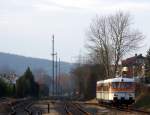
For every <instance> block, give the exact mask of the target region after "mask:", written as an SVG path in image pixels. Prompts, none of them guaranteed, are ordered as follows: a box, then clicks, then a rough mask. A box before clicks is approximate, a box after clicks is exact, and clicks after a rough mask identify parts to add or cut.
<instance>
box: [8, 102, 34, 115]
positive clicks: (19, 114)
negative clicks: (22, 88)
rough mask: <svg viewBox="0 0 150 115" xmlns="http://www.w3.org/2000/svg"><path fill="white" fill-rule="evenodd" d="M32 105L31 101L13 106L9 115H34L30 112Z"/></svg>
mask: <svg viewBox="0 0 150 115" xmlns="http://www.w3.org/2000/svg"><path fill="white" fill-rule="evenodd" d="M32 104H33V102H32V101H31V100H23V101H19V102H17V103H15V104H14V105H12V106H11V112H10V113H9V115H32V111H30V107H31V106H32Z"/></svg>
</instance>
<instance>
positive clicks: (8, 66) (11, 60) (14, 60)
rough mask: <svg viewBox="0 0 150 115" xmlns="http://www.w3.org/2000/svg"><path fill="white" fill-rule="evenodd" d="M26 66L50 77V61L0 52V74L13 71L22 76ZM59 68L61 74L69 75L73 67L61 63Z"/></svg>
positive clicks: (70, 64)
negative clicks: (42, 71)
mask: <svg viewBox="0 0 150 115" xmlns="http://www.w3.org/2000/svg"><path fill="white" fill-rule="evenodd" d="M28 66H29V67H30V68H31V70H32V71H34V70H38V69H42V70H45V71H46V72H47V73H48V74H49V75H52V61H51V60H46V59H39V58H31V57H24V56H19V55H14V54H8V53H1V52H0V72H5V71H6V72H7V71H9V70H13V71H15V72H16V73H17V74H19V75H22V74H23V73H24V72H25V70H26V69H27V67H28ZM60 66H61V72H63V73H69V72H70V70H71V68H72V67H73V66H74V65H73V64H72V63H67V62H61V63H60Z"/></svg>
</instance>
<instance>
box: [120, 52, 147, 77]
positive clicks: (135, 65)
mask: <svg viewBox="0 0 150 115" xmlns="http://www.w3.org/2000/svg"><path fill="white" fill-rule="evenodd" d="M122 66H123V67H128V71H127V76H130V77H145V57H143V56H142V54H140V55H137V54H135V56H133V57H130V58H127V59H125V60H122Z"/></svg>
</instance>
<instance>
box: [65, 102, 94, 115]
mask: <svg viewBox="0 0 150 115" xmlns="http://www.w3.org/2000/svg"><path fill="white" fill-rule="evenodd" d="M64 109H65V111H66V113H67V115H91V113H89V112H87V111H86V110H84V109H83V107H81V105H80V104H77V103H65V108H64Z"/></svg>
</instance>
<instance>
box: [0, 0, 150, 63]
mask: <svg viewBox="0 0 150 115" xmlns="http://www.w3.org/2000/svg"><path fill="white" fill-rule="evenodd" d="M118 10H122V11H125V12H129V13H130V14H131V16H132V17H133V22H134V27H136V28H138V29H139V30H140V31H141V32H143V34H144V35H145V36H146V39H145V41H144V47H143V48H141V49H140V50H139V51H138V53H145V52H146V50H147V49H148V48H149V47H150V31H149V30H150V29H149V28H150V1H149V0H132V1H131V0H107V1H106V0H105V1H104V0H103V1H102V0H0V52H7V53H13V54H19V55H24V56H30V57H37V58H45V59H51V55H50V54H51V36H52V34H55V41H56V43H55V44H56V46H57V48H56V49H57V51H58V53H59V57H61V59H62V60H63V61H69V62H71V61H74V60H75V58H74V57H76V56H78V54H79V52H80V53H84V52H85V48H84V45H85V43H84V42H85V41H86V36H85V31H86V29H87V28H88V27H89V24H90V22H91V19H93V18H94V17H95V16H96V15H107V14H110V13H111V14H112V13H115V12H116V11H118Z"/></svg>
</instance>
